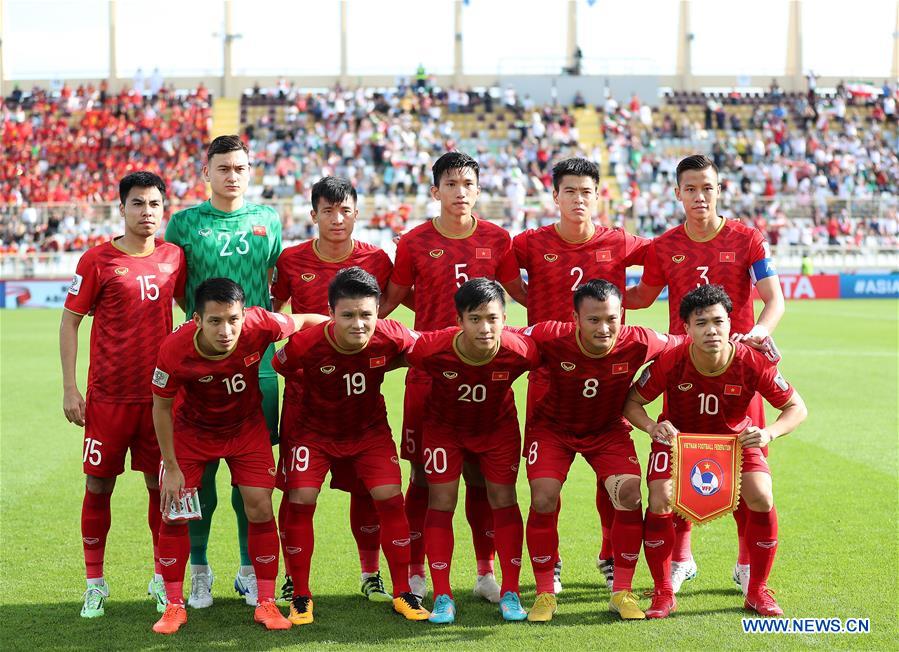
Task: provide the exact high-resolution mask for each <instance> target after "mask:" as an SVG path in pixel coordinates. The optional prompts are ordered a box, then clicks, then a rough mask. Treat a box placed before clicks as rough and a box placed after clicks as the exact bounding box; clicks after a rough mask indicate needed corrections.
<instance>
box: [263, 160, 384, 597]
mask: <svg viewBox="0 0 899 652" xmlns="http://www.w3.org/2000/svg"><path fill="white" fill-rule="evenodd" d="M358 215H359V210H358V208H357V207H356V189H355V188H353V186H352V184H351V183H350V182H349V180H347V179H343V178H340V177H324V178H323V179H320V180H319V181H317V182H316V183H315V184H314V185H313V186H312V212H311V216H312V221H313V223H314V224H315V225H316V227H317V229H318V237H317V238H314V239H313V240H310V241H308V242H304V243H302V244H299V245H295V246H293V247H288V248H286V249H285V250H284V251H283V252H281V255H280V256H279V257H278V263H277V265H276V267H275V274H274V283H273V284H272V295H273V301H274V309H275V310H281V309H282V307H284V306H287V305H289V306H290V307H291V310H292V311H293V312H300V313H317V314H322V315H327V314H328V312H329V308H328V285H329V284H330V283H331V281H332V279H333V278H334V276H335V275H336V274H337V272H338V271H340V270H341V269H345V268H347V267H360V268H362V269H364V270H365V271H367V272H369V273H370V274H372V275H373V276H374V277H375V279H376V280H377V282H378V286H379V287H380V288H382V289H386V287H387V281H388V280H389V279H390V272H391V270H392V269H393V263H392V262H391V261H390V258H389V257H388V256H387V254H386V253H384V251H383V250H382V249H380V248H378V247H375V246H373V245H370V244H366V243H364V242H359V241H358V240H354V239H353V237H352V236H353V227H354V226H355V223H356V218H357V217H358ZM302 402H303V383H302V371H301V370H298V371H297V373H296V374H295V375H293V376H287V377H286V378H285V384H284V402H283V406H282V412H281V442H280V450H281V456H282V457H284V455H285V454H286V452H287V451H289V450H290V448H291V443H290V441H291V440H292V439H293V438H294V436H295V435H296V434H299V430H298V429H299V428H300V424H301V419H302V415H301V413H300V408H301V406H302ZM331 486H332V487H334V488H339V489H344V490H346V491H349V492H350V528H351V530H352V532H353V537H355V539H356V546H357V548H358V550H359V562H360V565H361V568H362V580H361V591H362V594H363V595H365V596H366V597H367V598H368V599H369V600H372V601H374V602H379V601H390V600H391V599H392V598H391V596H390V595H389V594H388V593H387V592H386V591H385V589H384V583H383V581H382V580H381V573H380V571H379V562H380V536H379V534H378V530H379V524H378V512H377V510H376V509H375V504H374V502H373V501H372V498H371V495H370V494H369V492H368V490H367V489H366V488H365V485H364V484H363V483H362V482H361V481H359V480H358V478H357V477H355V476H354V475H353V472H352V467H350V466H348V465H340V464H338V465H335V467H334V468H333V469H332V473H331ZM289 503H290V501H289V500H287V499H285V500H282V501H281V509H280V511H279V514H278V521H279V526H280V529H281V537H282V540H283V539H284V535H285V532H286V527H285V525H286V523H287V518H288V514H289V510H288V505H289ZM281 598H282V600H286V601H287V602H290V601H291V600H292V599H293V584H292V582H291V581H290V578H289V577H288V578H287V581H286V582H285V583H284V586H283V587H282V591H281Z"/></svg>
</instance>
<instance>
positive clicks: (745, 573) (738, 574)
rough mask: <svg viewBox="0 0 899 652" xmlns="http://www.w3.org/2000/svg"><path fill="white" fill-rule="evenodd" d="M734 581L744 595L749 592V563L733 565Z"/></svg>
mask: <svg viewBox="0 0 899 652" xmlns="http://www.w3.org/2000/svg"><path fill="white" fill-rule="evenodd" d="M734 582H735V583H736V585H737V586H739V587H740V590H741V591H742V592H743V595H744V596H745V595H746V594H747V593H748V592H749V564H737V565H736V566H734Z"/></svg>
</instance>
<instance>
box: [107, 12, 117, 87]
mask: <svg viewBox="0 0 899 652" xmlns="http://www.w3.org/2000/svg"><path fill="white" fill-rule="evenodd" d="M117 23H118V16H117V11H116V0H109V71H108V73H107V76H108V78H109V92H110V93H114V92H115V89H116V88H117V87H118V84H119V67H118V64H117V63H116V46H115V31H116V24H117Z"/></svg>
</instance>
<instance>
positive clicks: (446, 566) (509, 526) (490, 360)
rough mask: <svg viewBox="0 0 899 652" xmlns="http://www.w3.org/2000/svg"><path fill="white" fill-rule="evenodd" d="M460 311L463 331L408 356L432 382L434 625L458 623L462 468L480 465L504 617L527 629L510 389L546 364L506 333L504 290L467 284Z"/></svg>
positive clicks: (425, 424)
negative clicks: (457, 520) (456, 561)
mask: <svg viewBox="0 0 899 652" xmlns="http://www.w3.org/2000/svg"><path fill="white" fill-rule="evenodd" d="M420 296H421V295H418V297H420ZM454 303H455V307H456V320H457V326H456V327H453V328H447V329H443V330H440V331H436V332H432V333H423V334H422V335H421V337H420V339H419V340H418V342H416V344H415V346H414V347H413V348H412V351H410V352H409V353H407V354H406V360H407V361H408V363H409V364H410V365H411V366H412V367H414V368H416V369H419V370H421V371H422V372H424V373H426V374H427V375H428V376H429V377H430V378H431V391H430V392H429V393H428V395H427V397H426V400H425V405H424V414H425V415H426V416H425V417H424V418H423V420H422V431H423V437H422V439H423V442H422V446H423V448H422V451H423V459H424V470H425V475H426V477H427V479H428V491H429V500H428V513H427V519H426V521H425V546H426V548H427V555H428V563H429V564H430V567H431V578H432V580H433V583H434V609H433V611H432V613H431V617H430V621H431V622H434V623H452V622H454V621H455V617H456V603H455V600H454V598H453V592H452V589H451V586H450V569H451V567H452V560H453V544H454V542H453V512H454V511H455V509H456V502H457V496H458V493H459V476H460V475H461V474H462V463H463V460H468V461H470V462H471V463H473V464H476V465H477V466H478V468H479V470H480V472H481V473H482V474H483V476H484V479H485V483H486V489H487V499H488V500H489V502H490V508H491V509H492V511H493V519H492V520H493V532H494V541H495V542H496V550H497V554H498V555H499V561H500V566H501V567H502V572H503V583H502V588H501V589H500V594H501V598H500V601H499V605H500V613H501V614H502V617H503V619H504V620H508V621H520V620H524V619H525V618H526V617H527V612H526V611H525V610H524V609H523V608H522V606H521V596H520V590H519V585H518V580H519V575H520V573H521V548H522V540H523V538H524V527H523V524H522V521H521V511H520V510H519V508H518V498H517V496H516V493H515V480H516V478H517V476H518V463H519V462H518V461H519V455H520V451H521V433H520V432H519V427H518V414H517V412H516V410H515V397H514V396H513V394H512V383H513V382H514V381H515V379H516V378H518V377H519V376H520V375H521V374H523V373H525V372H526V371H529V370H531V369H533V368H535V367H536V366H537V364H539V361H540V358H539V354H538V352H537V347H536V345H535V344H534V343H533V341H531V340H529V339H528V338H526V337H523V336H521V335H517V334H514V333H511V332H509V331H506V330H504V329H503V326H504V325H505V322H506V298H505V293H504V292H503V288H502V286H501V285H500V284H499V283H498V282H496V281H492V280H489V279H486V278H474V279H471V280H469V281H466V282H465V283H463V284H462V287H460V288H459V289H458V290H457V291H456V294H455V297H454ZM550 572H552V571H550Z"/></svg>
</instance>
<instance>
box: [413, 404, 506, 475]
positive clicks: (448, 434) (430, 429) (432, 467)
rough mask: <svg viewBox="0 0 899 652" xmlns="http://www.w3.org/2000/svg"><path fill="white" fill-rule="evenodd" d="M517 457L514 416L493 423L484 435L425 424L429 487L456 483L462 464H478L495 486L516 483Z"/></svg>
mask: <svg viewBox="0 0 899 652" xmlns="http://www.w3.org/2000/svg"><path fill="white" fill-rule="evenodd" d="M520 455H521V433H520V432H519V430H518V418H517V417H516V416H512V417H511V418H508V419H505V420H503V421H502V422H500V423H497V424H494V425H493V426H492V427H491V429H490V430H489V431H486V432H474V433H472V432H466V433H460V432H459V431H458V430H457V429H455V428H453V427H452V426H448V425H445V424H442V423H428V424H426V425H425V431H424V455H423V457H424V466H425V474H426V477H427V479H428V483H429V484H441V483H444V482H453V481H454V480H458V479H459V476H460V475H462V464H463V462H469V463H471V464H475V465H477V466H478V468H480V469H481V473H482V474H483V475H484V477H485V478H486V479H487V480H489V481H490V482H493V483H494V484H515V480H516V479H517V478H518V460H519V456H520Z"/></svg>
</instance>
